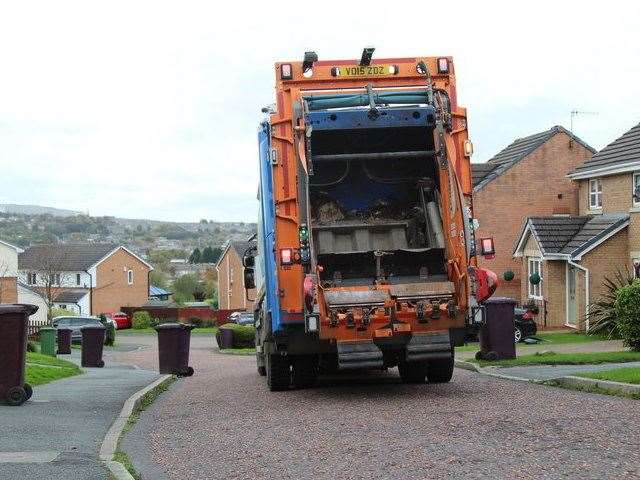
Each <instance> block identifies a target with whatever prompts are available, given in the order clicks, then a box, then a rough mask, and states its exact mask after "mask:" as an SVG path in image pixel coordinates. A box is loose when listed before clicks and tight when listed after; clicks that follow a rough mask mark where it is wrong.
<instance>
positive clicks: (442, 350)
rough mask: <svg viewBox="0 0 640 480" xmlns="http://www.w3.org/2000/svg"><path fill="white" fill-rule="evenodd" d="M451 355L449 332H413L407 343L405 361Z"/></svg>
mask: <svg viewBox="0 0 640 480" xmlns="http://www.w3.org/2000/svg"><path fill="white" fill-rule="evenodd" d="M449 357H451V342H450V341H449V332H439V333H414V334H413V335H412V337H411V340H409V343H408V344H407V349H406V356H405V359H406V361H407V362H416V361H421V360H434V359H437V358H449Z"/></svg>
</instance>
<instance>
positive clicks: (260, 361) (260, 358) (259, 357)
mask: <svg viewBox="0 0 640 480" xmlns="http://www.w3.org/2000/svg"><path fill="white" fill-rule="evenodd" d="M256 365H257V367H258V375H260V376H261V377H264V376H266V375H267V367H265V366H264V354H262V353H256Z"/></svg>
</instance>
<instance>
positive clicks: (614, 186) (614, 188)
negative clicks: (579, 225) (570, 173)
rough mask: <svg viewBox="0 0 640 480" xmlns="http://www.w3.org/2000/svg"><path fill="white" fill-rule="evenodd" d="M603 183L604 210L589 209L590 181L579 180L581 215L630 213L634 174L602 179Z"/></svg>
mask: <svg viewBox="0 0 640 480" xmlns="http://www.w3.org/2000/svg"><path fill="white" fill-rule="evenodd" d="M600 180H601V181H602V209H601V210H590V209H589V180H588V179H587V180H578V184H579V198H580V201H579V203H580V215H593V214H598V213H620V212H625V213H626V212H628V211H629V210H630V209H631V207H632V206H633V199H632V197H631V194H632V181H633V173H631V172H629V173H623V174H620V175H610V176H608V177H600Z"/></svg>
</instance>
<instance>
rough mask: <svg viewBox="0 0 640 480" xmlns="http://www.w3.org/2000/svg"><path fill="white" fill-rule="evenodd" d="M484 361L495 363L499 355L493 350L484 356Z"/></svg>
mask: <svg viewBox="0 0 640 480" xmlns="http://www.w3.org/2000/svg"><path fill="white" fill-rule="evenodd" d="M483 360H487V361H489V362H495V361H496V360H498V354H497V353H496V352H494V351H493V350H491V351H490V352H487V353H485V354H484V358H483Z"/></svg>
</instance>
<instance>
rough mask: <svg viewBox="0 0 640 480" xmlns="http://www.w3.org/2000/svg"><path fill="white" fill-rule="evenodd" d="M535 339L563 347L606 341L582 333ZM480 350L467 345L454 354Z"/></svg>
mask: <svg viewBox="0 0 640 480" xmlns="http://www.w3.org/2000/svg"><path fill="white" fill-rule="evenodd" d="M536 338H539V339H540V340H542V342H540V343H539V344H537V345H564V344H567V343H589V342H598V341H603V340H606V339H605V338H602V337H597V336H592V335H585V334H584V333H577V332H566V331H561V332H540V333H538V334H537V335H536ZM526 345H527V344H526V343H519V344H518V346H520V347H524V346H526ZM478 350H480V344H479V343H478V342H473V343H468V344H467V345H464V346H462V347H456V352H475V351H478Z"/></svg>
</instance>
